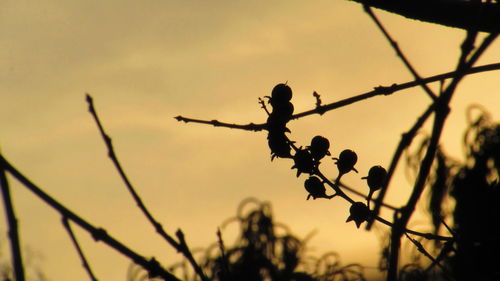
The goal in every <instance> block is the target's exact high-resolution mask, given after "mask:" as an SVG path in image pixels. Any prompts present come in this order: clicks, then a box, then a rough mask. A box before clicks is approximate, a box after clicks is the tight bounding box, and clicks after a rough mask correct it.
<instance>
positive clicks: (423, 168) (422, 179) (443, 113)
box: [387, 34, 497, 281]
mask: <svg viewBox="0 0 500 281" xmlns="http://www.w3.org/2000/svg"><path fill="white" fill-rule="evenodd" d="M496 36H497V35H496V34H490V35H489V36H487V37H486V38H485V39H484V40H483V42H482V44H481V46H480V47H479V48H478V49H477V50H476V52H474V54H473V55H472V56H471V58H470V60H469V61H468V62H466V63H462V62H459V63H458V67H457V71H456V72H455V76H454V77H453V80H452V81H451V83H450V84H449V85H448V86H447V87H446V89H445V91H444V92H442V93H441V94H440V96H439V99H438V100H437V101H436V102H435V103H436V109H435V118H434V125H433V128H432V135H431V138H430V141H429V145H428V147H427V151H426V154H425V156H424V158H423V159H422V162H421V165H420V170H419V172H418V175H417V179H416V181H415V184H414V187H413V191H412V194H411V195H410V197H409V199H408V202H407V203H406V205H405V207H404V208H402V211H401V217H400V218H397V217H396V216H395V220H394V227H393V228H392V235H391V245H399V244H400V240H401V236H402V235H403V233H404V229H405V228H406V225H407V224H408V222H409V220H410V217H411V216H412V214H413V212H414V210H415V207H416V204H417V202H418V201H419V199H420V196H421V195H422V193H423V191H424V188H425V183H426V181H427V178H428V176H429V172H430V169H431V166H432V162H433V161H434V157H435V154H436V151H437V146H438V144H439V139H440V137H441V134H442V132H443V128H444V123H445V121H446V118H447V116H448V114H449V112H450V108H449V103H450V101H451V98H452V97H453V94H454V93H455V89H456V87H457V85H458V83H459V82H460V81H461V80H462V78H463V77H464V76H465V72H466V69H467V68H469V67H470V66H472V65H473V64H474V63H475V62H476V61H477V59H479V57H480V56H481V54H482V53H483V52H484V51H485V50H486V49H487V48H488V46H490V44H491V43H492V42H493V41H494V39H495V38H496ZM466 40H469V34H468V35H467V38H466ZM469 51H471V50H470V49H462V52H469ZM467 56H468V54H463V55H462V56H461V57H467ZM398 257H399V247H397V248H395V247H392V246H391V254H390V259H389V271H388V276H387V280H388V281H391V280H396V278H397V265H398Z"/></svg>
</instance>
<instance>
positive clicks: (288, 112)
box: [271, 101, 294, 123]
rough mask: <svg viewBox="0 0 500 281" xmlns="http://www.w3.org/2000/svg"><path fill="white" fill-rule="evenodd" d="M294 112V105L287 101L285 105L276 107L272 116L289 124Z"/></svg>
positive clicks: (281, 104) (280, 104)
mask: <svg viewBox="0 0 500 281" xmlns="http://www.w3.org/2000/svg"><path fill="white" fill-rule="evenodd" d="M293 110H294V107H293V104H292V103H291V102H289V101H286V102H284V103H279V104H276V105H274V106H273V112H271V115H273V116H274V117H276V118H278V119H279V120H282V122H284V123H287V122H288V121H290V118H292V115H293Z"/></svg>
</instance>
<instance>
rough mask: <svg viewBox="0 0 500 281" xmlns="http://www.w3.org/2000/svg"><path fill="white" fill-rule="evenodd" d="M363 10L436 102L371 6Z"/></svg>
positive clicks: (434, 95) (434, 96)
mask: <svg viewBox="0 0 500 281" xmlns="http://www.w3.org/2000/svg"><path fill="white" fill-rule="evenodd" d="M363 8H364V10H365V12H366V13H367V14H368V15H369V16H370V18H371V19H372V20H373V21H374V22H375V24H376V25H377V27H378V28H379V29H380V31H381V32H382V33H383V34H384V36H385V38H386V39H387V41H389V44H390V45H391V46H392V48H393V49H394V51H396V54H397V55H398V57H399V58H400V59H401V61H403V63H404V64H405V66H406V68H408V70H409V71H410V72H411V74H412V75H413V78H415V81H417V82H418V84H419V85H420V86H421V87H422V88H423V89H424V91H425V92H426V93H427V95H429V97H430V98H431V99H432V100H434V101H435V100H436V94H434V92H433V91H432V90H431V89H430V88H429V87H428V86H427V84H425V83H424V82H423V81H422V77H420V75H419V74H418V73H417V71H416V70H415V68H414V67H413V66H412V65H411V63H410V61H409V60H408V59H407V58H406V56H405V55H404V54H403V51H401V49H400V48H399V45H398V43H397V42H396V41H395V40H394V39H392V37H391V35H389V32H387V30H386V29H385V27H384V26H383V25H382V23H381V22H380V21H379V19H378V18H377V16H375V14H374V13H373V12H372V10H371V8H370V6H368V5H363Z"/></svg>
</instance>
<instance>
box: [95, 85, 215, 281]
mask: <svg viewBox="0 0 500 281" xmlns="http://www.w3.org/2000/svg"><path fill="white" fill-rule="evenodd" d="M86 101H87V103H88V106H89V112H90V114H92V116H93V117H94V120H95V122H96V124H97V127H98V128H99V132H100V133H101V136H102V138H103V140H104V143H105V144H106V147H107V149H108V156H109V158H110V159H111V161H112V162H113V164H114V165H115V167H116V169H117V171H118V173H119V174H120V177H121V178H122V180H123V182H124V183H125V186H127V189H128V191H129V192H130V194H131V195H132V197H133V198H134V200H135V202H136V203H137V206H138V207H139V209H140V210H141V211H142V213H143V214H144V215H145V216H146V218H147V219H148V220H149V222H150V223H151V224H152V225H153V227H154V228H155V230H156V232H157V233H158V234H159V235H160V236H161V237H163V238H164V239H165V241H167V243H169V244H170V245H171V246H172V247H173V248H175V249H176V250H177V251H178V252H180V253H182V254H183V255H184V256H185V257H186V258H187V260H188V261H189V263H190V264H191V266H192V267H193V269H194V270H195V272H196V273H197V274H198V275H199V276H200V278H201V279H202V280H204V281H208V278H207V277H206V276H205V273H203V270H202V269H201V267H200V266H199V265H198V264H197V263H196V261H195V259H194V257H193V255H192V253H191V251H190V250H189V247H188V246H187V243H186V242H185V241H184V240H183V239H182V240H179V242H177V241H175V240H174V239H173V238H172V237H171V236H170V235H168V234H167V232H166V231H165V230H164V229H163V226H162V225H161V224H160V223H159V222H158V221H157V220H156V219H155V218H154V217H153V215H152V214H151V212H149V210H148V209H147V207H146V205H145V204H144V203H143V202H142V199H141V197H140V196H139V194H138V193H137V192H136V191H135V188H134V187H133V186H132V183H131V182H130V180H129V179H128V177H127V175H126V174H125V171H124V170H123V168H122V166H121V164H120V162H119V161H118V158H117V156H116V153H115V151H114V148H113V144H112V141H111V137H109V135H108V134H106V132H105V131H104V127H103V126H102V124H101V121H100V120H99V117H98V116H97V112H96V110H95V107H94V102H93V99H92V97H91V96H90V95H89V94H87V95H86ZM179 232H180V233H182V232H181V231H180V230H178V233H179ZM178 237H180V236H178ZM183 237H184V236H182V238H183Z"/></svg>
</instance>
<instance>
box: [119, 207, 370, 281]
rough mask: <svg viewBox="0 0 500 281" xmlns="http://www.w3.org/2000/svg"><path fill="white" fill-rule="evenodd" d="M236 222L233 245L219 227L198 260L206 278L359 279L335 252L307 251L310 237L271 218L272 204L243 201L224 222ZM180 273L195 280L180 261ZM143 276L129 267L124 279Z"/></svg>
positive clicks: (357, 272)
mask: <svg viewBox="0 0 500 281" xmlns="http://www.w3.org/2000/svg"><path fill="white" fill-rule="evenodd" d="M231 223H237V224H238V226H239V230H240V231H239V232H240V233H239V235H238V238H237V241H236V242H235V243H234V245H232V246H230V247H227V246H226V245H225V244H226V243H224V242H223V240H222V235H221V233H220V231H219V233H218V234H219V241H218V242H215V243H214V244H212V245H211V246H209V247H207V249H205V250H204V251H203V252H204V254H203V255H202V257H201V258H200V265H201V266H202V267H203V269H204V271H205V273H206V274H207V277H208V278H209V279H210V280H214V281H230V280H241V281H259V280H269V281H313V280H317V281H327V280H332V281H336V280H342V281H356V280H357V281H363V280H366V279H365V276H364V270H363V267H362V266H361V265H359V264H348V265H342V264H341V262H340V257H339V255H338V254H337V253H335V252H328V253H325V254H324V255H322V256H321V257H319V258H318V257H313V256H311V255H310V254H308V251H307V245H306V243H307V241H308V239H307V238H306V239H300V238H298V237H296V236H294V235H293V234H291V232H290V229H289V228H288V226H286V225H284V224H282V223H277V222H275V220H274V218H273V213H272V208H271V204H270V203H269V202H264V201H259V200H257V199H255V198H248V199H245V200H243V201H242V202H241V203H240V206H239V207H238V212H237V215H236V216H235V217H234V218H230V219H228V220H226V222H225V223H223V227H225V226H227V225H228V224H231ZM170 268H171V269H172V271H173V272H174V273H177V272H178V271H181V274H182V275H183V276H185V278H184V280H199V278H198V276H197V275H190V271H189V269H188V268H187V267H186V266H185V264H184V263H178V264H175V265H173V266H171V267H170ZM146 277H147V274H144V272H143V271H142V273H141V270H140V269H139V268H138V267H135V266H131V269H130V271H129V274H128V279H127V281H138V280H142V279H144V278H146Z"/></svg>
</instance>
